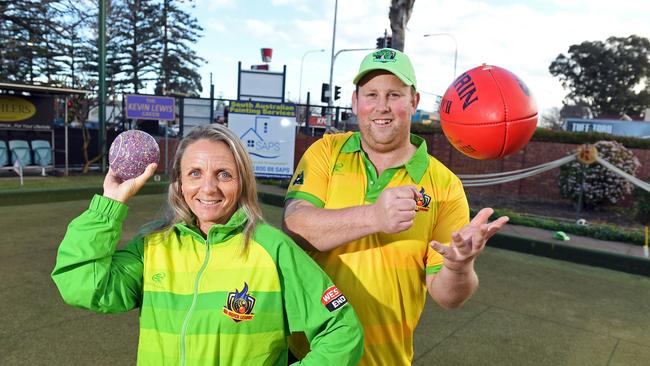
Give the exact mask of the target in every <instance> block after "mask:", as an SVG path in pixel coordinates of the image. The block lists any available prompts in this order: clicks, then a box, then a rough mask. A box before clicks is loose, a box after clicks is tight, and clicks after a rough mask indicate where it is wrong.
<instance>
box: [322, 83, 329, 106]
mask: <svg viewBox="0 0 650 366" xmlns="http://www.w3.org/2000/svg"><path fill="white" fill-rule="evenodd" d="M329 100H330V84H328V83H323V86H321V89H320V101H321V102H323V103H327V102H329Z"/></svg>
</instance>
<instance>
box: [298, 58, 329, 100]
mask: <svg viewBox="0 0 650 366" xmlns="http://www.w3.org/2000/svg"><path fill="white" fill-rule="evenodd" d="M314 52H325V50H324V49H322V48H321V49H320V50H309V51H307V52H305V54H304V55H302V59H301V60H300V85H299V87H298V104H302V66H303V63H304V62H305V56H307V55H308V54H310V53H314Z"/></svg>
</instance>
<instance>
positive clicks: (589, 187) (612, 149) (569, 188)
mask: <svg viewBox="0 0 650 366" xmlns="http://www.w3.org/2000/svg"><path fill="white" fill-rule="evenodd" d="M594 146H595V147H596V149H597V150H598V156H599V157H601V158H603V159H604V160H607V161H608V162H610V163H612V164H613V165H615V166H617V167H618V168H620V169H621V170H623V171H625V172H626V173H628V174H631V175H634V174H635V173H636V171H637V170H638V168H639V167H640V166H641V164H640V163H639V159H637V158H636V156H634V154H633V153H632V152H631V151H630V150H628V149H626V148H625V146H623V145H622V144H620V143H618V142H616V141H598V142H596V143H595V144H594ZM573 153H575V151H574V152H573ZM559 185H560V194H561V195H562V197H564V198H569V199H571V200H573V201H574V202H578V200H579V197H580V194H581V185H583V187H584V191H583V193H582V204H583V207H584V208H585V209H594V208H596V207H598V206H600V205H602V204H605V203H616V202H618V200H620V199H621V197H623V196H624V195H626V194H630V193H632V184H631V183H630V182H628V181H627V180H625V178H623V177H621V176H619V175H618V174H616V173H614V172H612V171H610V170H609V169H607V168H605V167H604V166H602V165H600V164H598V163H597V162H596V163H593V164H591V165H583V164H582V163H580V162H578V161H573V162H571V163H568V164H565V165H563V166H562V167H560V181H559Z"/></svg>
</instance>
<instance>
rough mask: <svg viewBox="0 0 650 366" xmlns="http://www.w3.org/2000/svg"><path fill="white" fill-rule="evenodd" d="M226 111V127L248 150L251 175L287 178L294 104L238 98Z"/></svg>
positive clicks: (293, 137) (293, 135) (290, 167)
mask: <svg viewBox="0 0 650 366" xmlns="http://www.w3.org/2000/svg"><path fill="white" fill-rule="evenodd" d="M228 111H229V112H228V128H230V129H231V130H233V131H234V132H235V133H236V134H237V136H239V138H240V139H241V141H242V143H243V144H244V146H245V147H246V149H247V150H248V154H249V155H250V157H251V160H252V161H253V168H254V170H255V176H257V177H271V178H291V176H292V175H293V154H294V148H295V141H296V106H295V105H293V104H279V103H266V102H251V101H241V100H240V101H232V102H230V106H229V109H228Z"/></svg>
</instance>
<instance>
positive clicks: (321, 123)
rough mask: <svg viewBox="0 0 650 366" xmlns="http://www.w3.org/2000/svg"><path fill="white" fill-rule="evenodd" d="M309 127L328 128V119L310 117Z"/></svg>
mask: <svg viewBox="0 0 650 366" xmlns="http://www.w3.org/2000/svg"><path fill="white" fill-rule="evenodd" d="M309 127H327V117H322V116H309Z"/></svg>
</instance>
